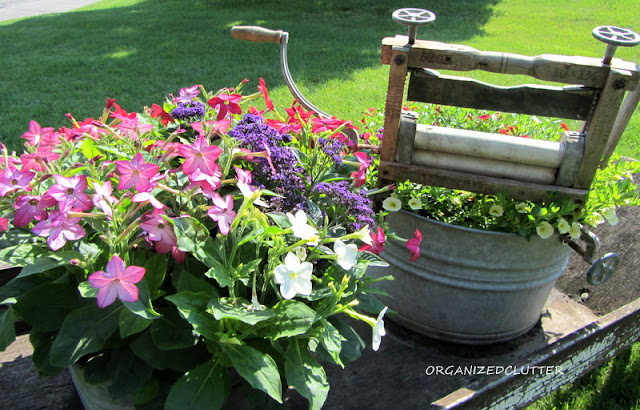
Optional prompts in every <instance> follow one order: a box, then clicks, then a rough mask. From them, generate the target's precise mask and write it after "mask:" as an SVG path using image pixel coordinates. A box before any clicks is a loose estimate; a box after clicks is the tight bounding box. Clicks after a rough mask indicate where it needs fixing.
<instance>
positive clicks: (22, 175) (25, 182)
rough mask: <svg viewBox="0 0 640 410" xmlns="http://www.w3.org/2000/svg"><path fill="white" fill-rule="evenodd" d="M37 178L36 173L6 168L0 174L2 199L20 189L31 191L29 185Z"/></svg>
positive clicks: (0, 195) (0, 194)
mask: <svg viewBox="0 0 640 410" xmlns="http://www.w3.org/2000/svg"><path fill="white" fill-rule="evenodd" d="M35 176H36V174H35V172H31V171H22V170H18V169H16V168H15V167H13V166H8V167H6V168H5V169H4V171H3V172H2V174H0V197H3V196H5V195H7V194H8V193H9V192H15V191H17V190H19V189H22V190H24V191H27V192H29V191H31V186H30V185H29V183H30V182H31V181H32V180H33V178H34V177H35Z"/></svg>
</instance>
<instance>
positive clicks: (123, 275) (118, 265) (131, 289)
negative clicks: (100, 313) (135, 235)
mask: <svg viewBox="0 0 640 410" xmlns="http://www.w3.org/2000/svg"><path fill="white" fill-rule="evenodd" d="M144 274H145V269H144V268H143V267H141V266H134V265H132V266H125V264H124V261H123V260H122V259H120V257H119V256H118V255H113V256H112V257H111V259H110V260H109V262H108V263H107V269H106V272H105V271H98V272H94V273H92V274H91V275H89V278H88V280H89V283H90V284H91V286H93V287H94V288H96V289H98V307H100V308H104V307H107V306H109V305H110V304H112V303H113V302H114V301H115V300H116V297H117V298H118V299H120V300H121V301H123V302H135V301H136V300H138V288H137V287H136V285H135V284H136V283H138V282H140V281H141V280H142V278H143V277H144Z"/></svg>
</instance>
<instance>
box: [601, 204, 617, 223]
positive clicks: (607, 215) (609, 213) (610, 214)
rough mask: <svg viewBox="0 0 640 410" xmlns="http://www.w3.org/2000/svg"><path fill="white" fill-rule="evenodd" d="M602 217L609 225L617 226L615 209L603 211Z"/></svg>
mask: <svg viewBox="0 0 640 410" xmlns="http://www.w3.org/2000/svg"><path fill="white" fill-rule="evenodd" d="M602 216H604V219H606V220H607V222H609V223H610V224H611V225H617V224H618V222H619V220H618V215H616V208H615V207H611V208H606V209H603V210H602Z"/></svg>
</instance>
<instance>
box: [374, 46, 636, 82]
mask: <svg viewBox="0 0 640 410" xmlns="http://www.w3.org/2000/svg"><path fill="white" fill-rule="evenodd" d="M406 42H407V40H406V36H396V37H387V38H385V39H383V41H382V45H383V50H382V60H381V61H382V62H383V64H388V63H387V61H389V60H388V55H389V52H388V51H387V50H385V47H394V46H399V45H405V44H406ZM409 68H432V69H436V70H453V71H471V70H483V71H489V72H494V73H503V74H522V75H528V76H530V77H533V78H537V79H539V80H543V81H553V82H560V83H565V84H581V85H584V86H587V87H596V88H602V87H603V85H604V84H605V82H606V79H607V76H608V70H609V68H614V69H621V70H627V71H630V72H632V73H633V74H632V79H631V81H630V82H629V83H628V84H625V89H626V90H633V89H635V87H636V86H637V83H638V81H639V80H640V70H639V69H638V66H637V65H636V64H634V63H630V62H627V61H624V60H620V59H615V58H614V59H613V60H612V61H611V66H608V65H603V64H602V59H601V58H593V57H580V56H563V55H555V54H542V55H539V56H533V57H532V56H524V55H520V54H512V53H502V52H495V51H480V50H476V49H475V48H472V47H468V46H464V45H459V44H447V43H441V42H438V41H427V40H416V42H415V44H413V45H412V46H411V49H410V51H409Z"/></svg>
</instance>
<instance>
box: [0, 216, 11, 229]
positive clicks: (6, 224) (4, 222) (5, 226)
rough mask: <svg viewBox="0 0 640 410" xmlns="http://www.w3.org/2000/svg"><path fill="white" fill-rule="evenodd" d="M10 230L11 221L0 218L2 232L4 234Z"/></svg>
mask: <svg viewBox="0 0 640 410" xmlns="http://www.w3.org/2000/svg"><path fill="white" fill-rule="evenodd" d="M7 229H9V220H8V219H7V218H0V232H4V231H6V230H7Z"/></svg>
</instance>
